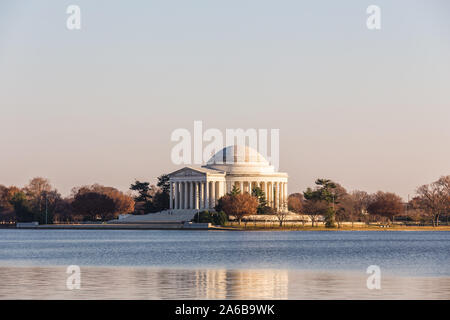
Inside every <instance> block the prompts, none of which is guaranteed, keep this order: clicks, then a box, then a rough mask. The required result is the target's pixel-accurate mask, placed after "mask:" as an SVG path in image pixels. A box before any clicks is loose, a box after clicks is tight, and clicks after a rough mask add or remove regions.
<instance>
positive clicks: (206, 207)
mask: <svg viewBox="0 0 450 320" xmlns="http://www.w3.org/2000/svg"><path fill="white" fill-rule="evenodd" d="M205 209H209V181H206V182H205Z"/></svg>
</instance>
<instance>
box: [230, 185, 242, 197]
mask: <svg viewBox="0 0 450 320" xmlns="http://www.w3.org/2000/svg"><path fill="white" fill-rule="evenodd" d="M240 193H241V189H239V187H237V186H236V185H233V189H232V190H231V192H230V193H229V194H230V195H232V196H236V195H238V194H240Z"/></svg>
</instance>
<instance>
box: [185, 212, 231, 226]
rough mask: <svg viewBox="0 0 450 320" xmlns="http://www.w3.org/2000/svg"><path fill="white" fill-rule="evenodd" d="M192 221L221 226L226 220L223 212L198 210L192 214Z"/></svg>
mask: <svg viewBox="0 0 450 320" xmlns="http://www.w3.org/2000/svg"><path fill="white" fill-rule="evenodd" d="M191 221H192V222H197V223H212V224H214V225H218V226H223V225H225V223H226V222H227V221H228V217H227V215H226V214H225V212H223V211H220V212H212V211H200V212H197V213H196V214H195V215H194V218H192V220H191Z"/></svg>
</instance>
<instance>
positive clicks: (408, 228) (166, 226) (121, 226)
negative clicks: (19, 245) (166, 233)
mask: <svg viewBox="0 0 450 320" xmlns="http://www.w3.org/2000/svg"><path fill="white" fill-rule="evenodd" d="M1 229H4V230H174V231H175V230H195V231H198V230H202V231H266V232H270V231H285V232H287V231H336V232H338V231H429V232H431V231H450V226H437V227H432V226H391V227H388V228H386V227H380V226H364V227H361V226H358V227H354V228H352V227H349V226H343V227H341V228H337V227H336V228H326V227H324V226H317V227H311V226H305V227H292V226H282V227H279V226H270V227H262V226H253V225H252V226H249V225H247V226H235V225H233V226H210V227H208V228H204V227H198V228H196V227H195V226H192V227H189V228H183V224H181V223H180V224H174V223H167V224H166V223H158V224H149V223H142V224H138V223H136V224H51V225H39V226H29V227H20V228H17V227H14V226H8V227H6V226H0V230H1Z"/></svg>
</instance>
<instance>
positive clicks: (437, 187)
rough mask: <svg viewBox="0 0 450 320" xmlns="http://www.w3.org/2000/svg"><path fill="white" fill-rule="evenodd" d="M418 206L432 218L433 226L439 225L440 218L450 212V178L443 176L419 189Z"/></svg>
mask: <svg viewBox="0 0 450 320" xmlns="http://www.w3.org/2000/svg"><path fill="white" fill-rule="evenodd" d="M417 195H418V198H417V204H418V206H419V207H420V208H421V209H423V210H425V211H426V212H427V213H428V214H429V215H431V216H432V221H433V226H438V225H439V217H440V216H441V215H443V214H448V212H450V176H443V177H441V178H439V180H437V181H435V182H432V183H430V184H425V185H423V186H421V187H419V188H418V189H417Z"/></svg>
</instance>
